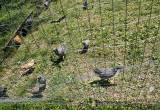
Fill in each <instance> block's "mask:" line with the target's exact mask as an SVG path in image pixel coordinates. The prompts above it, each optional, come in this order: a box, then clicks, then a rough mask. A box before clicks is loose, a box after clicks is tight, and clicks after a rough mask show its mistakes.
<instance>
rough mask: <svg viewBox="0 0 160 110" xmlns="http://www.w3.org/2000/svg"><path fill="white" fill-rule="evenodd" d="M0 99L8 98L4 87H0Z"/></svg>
mask: <svg viewBox="0 0 160 110" xmlns="http://www.w3.org/2000/svg"><path fill="white" fill-rule="evenodd" d="M2 97H8V95H7V88H6V87H0V98H2Z"/></svg>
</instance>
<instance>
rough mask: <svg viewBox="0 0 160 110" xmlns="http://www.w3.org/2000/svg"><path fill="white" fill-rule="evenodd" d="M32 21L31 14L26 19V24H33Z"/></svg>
mask: <svg viewBox="0 0 160 110" xmlns="http://www.w3.org/2000/svg"><path fill="white" fill-rule="evenodd" d="M32 22H33V20H32V15H30V16H29V17H28V18H27V20H26V24H28V25H32Z"/></svg>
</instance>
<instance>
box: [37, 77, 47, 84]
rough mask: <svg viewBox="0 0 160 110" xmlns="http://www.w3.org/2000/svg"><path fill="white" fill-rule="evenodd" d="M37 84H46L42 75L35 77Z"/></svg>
mask: <svg viewBox="0 0 160 110" xmlns="http://www.w3.org/2000/svg"><path fill="white" fill-rule="evenodd" d="M37 83H39V84H46V78H45V77H44V76H42V75H40V76H38V77H37Z"/></svg>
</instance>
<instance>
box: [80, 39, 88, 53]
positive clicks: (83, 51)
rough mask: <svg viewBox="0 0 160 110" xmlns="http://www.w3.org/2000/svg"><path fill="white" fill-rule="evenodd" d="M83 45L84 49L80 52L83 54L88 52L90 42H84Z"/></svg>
mask: <svg viewBox="0 0 160 110" xmlns="http://www.w3.org/2000/svg"><path fill="white" fill-rule="evenodd" d="M82 44H83V48H82V50H81V51H80V53H81V54H83V53H86V52H87V51H88V48H89V40H85V41H83V42H82Z"/></svg>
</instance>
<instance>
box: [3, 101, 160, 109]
mask: <svg viewBox="0 0 160 110" xmlns="http://www.w3.org/2000/svg"><path fill="white" fill-rule="evenodd" d="M93 109H94V110H158V109H159V106H157V105H154V106H143V105H141V106H138V105H135V106H133V105H98V106H93V105H91V104H89V103H88V104H86V105H85V106H74V105H68V104H64V103H63V104H62V103H60V102H58V103H57V102H48V101H30V102H22V103H1V104H0V110H93Z"/></svg>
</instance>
